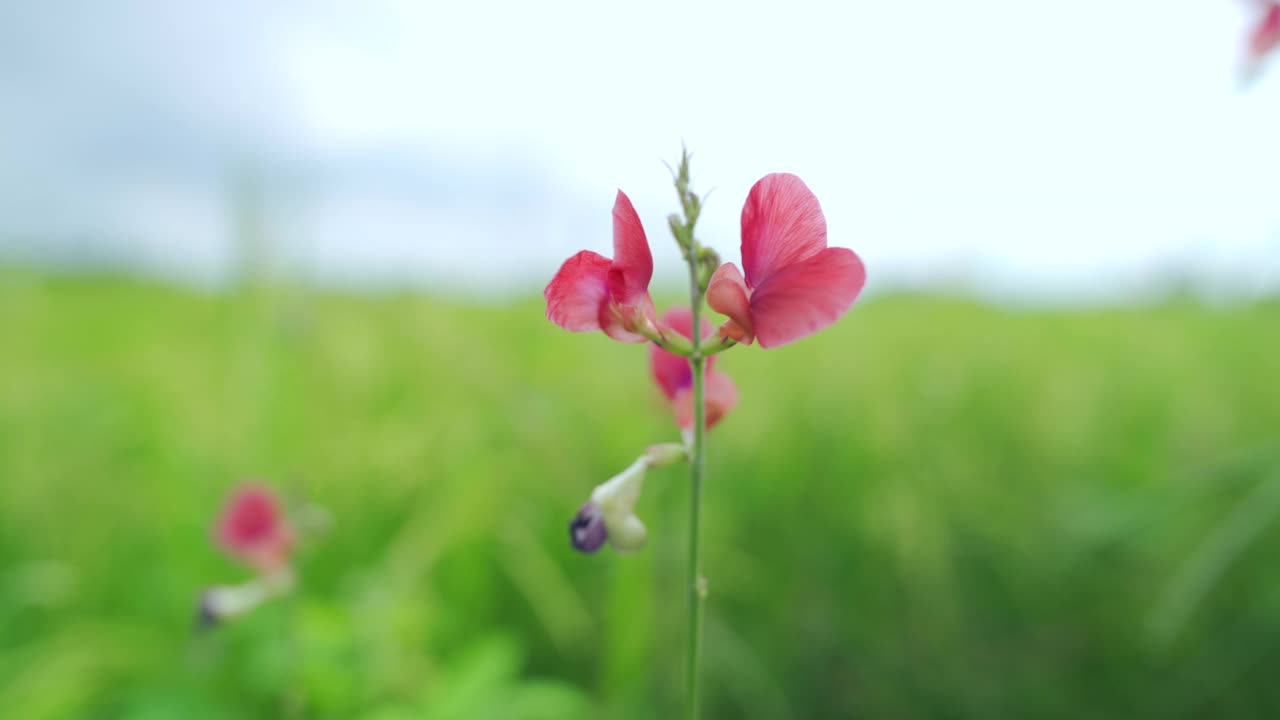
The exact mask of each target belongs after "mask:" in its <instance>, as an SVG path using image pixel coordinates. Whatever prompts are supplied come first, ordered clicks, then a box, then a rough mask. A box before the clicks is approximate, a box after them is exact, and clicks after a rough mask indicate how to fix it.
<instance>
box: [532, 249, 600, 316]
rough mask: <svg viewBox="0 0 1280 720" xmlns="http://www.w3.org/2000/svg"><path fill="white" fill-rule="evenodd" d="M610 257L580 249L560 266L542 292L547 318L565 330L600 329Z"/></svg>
mask: <svg viewBox="0 0 1280 720" xmlns="http://www.w3.org/2000/svg"><path fill="white" fill-rule="evenodd" d="M611 265H612V263H611V262H610V260H609V258H607V257H604V256H603V255H600V254H599V253H593V252H591V251H590V250H583V251H582V252H580V253H578V254H577V255H574V256H573V257H571V258H569V259H568V260H565V261H564V264H563V265H561V266H560V270H559V272H557V273H556V276H555V277H553V278H551V282H550V283H548V284H547V289H546V290H544V291H543V293H542V296H543V297H544V298H546V300H547V319H548V320H550V321H551V322H553V323H555V324H557V325H559V326H560V327H562V328H564V329H565V330H572V331H574V332H587V331H590V330H599V329H600V327H601V323H600V314H601V308H602V306H604V305H606V304H607V303H608V300H609V283H608V277H609V268H610V266H611Z"/></svg>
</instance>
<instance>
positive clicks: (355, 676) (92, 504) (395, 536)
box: [0, 272, 1280, 720]
mask: <svg viewBox="0 0 1280 720" xmlns="http://www.w3.org/2000/svg"><path fill="white" fill-rule="evenodd" d="M0 323H2V326H3V328H4V329H5V332H4V336H3V337H4V339H3V341H0V708H3V710H0V715H3V716H4V717H12V718H23V719H24V720H26V719H40V718H81V717H86V718H140V719H158V718H195V719H200V718H277V717H283V718H376V719H378V720H391V719H394V718H433V719H446V718H465V719H468V720H471V719H481V720H487V719H492V720H544V719H545V720H572V719H574V718H609V719H615V718H616V719H618V720H632V719H636V720H639V719H642V718H643V719H649V718H654V719H656V718H669V717H674V716H676V711H677V708H679V706H680V703H681V700H682V692H683V688H682V678H683V675H682V662H683V649H684V644H683V643H684V635H683V633H684V621H685V614H684V613H685V605H684V602H685V600H684V592H683V587H682V581H683V577H684V571H685V568H684V564H683V563H684V553H685V547H684V543H685V536H684V530H685V524H686V505H685V503H686V492H685V480H686V479H685V475H684V469H683V468H681V467H675V468H668V469H663V470H657V471H654V472H652V473H651V475H650V477H649V479H648V481H647V485H646V494H645V496H644V498H643V499H642V501H641V504H640V515H641V517H642V518H644V520H645V521H646V522H647V523H648V525H649V528H650V532H651V542H650V546H649V548H648V549H647V550H646V551H644V552H643V553H640V554H638V555H634V556H626V557H623V556H618V555H616V554H613V553H612V552H608V551H605V552H601V553H600V554H598V555H594V556H584V555H579V554H576V553H574V552H573V551H572V550H571V549H570V548H569V544H568V534H567V530H566V526H567V522H568V520H569V518H570V517H571V516H572V514H573V513H574V512H575V511H576V509H577V507H578V506H579V505H580V504H581V503H582V502H583V501H584V500H585V498H586V496H587V494H588V492H589V491H590V489H591V487H592V486H593V485H594V484H596V483H598V482H600V481H602V480H604V479H605V478H607V477H609V476H610V475H612V474H613V473H615V472H617V471H618V470H620V469H622V468H623V467H625V466H626V465H627V464H629V463H630V462H631V461H632V460H633V459H634V458H635V457H636V456H637V455H638V454H639V453H640V452H641V451H642V450H643V448H644V447H645V446H646V445H648V444H651V443H655V442H660V441H667V440H673V439H675V438H676V437H677V435H676V432H675V430H674V428H673V426H672V424H671V421H670V417H669V415H668V413H667V410H666V409H665V408H664V407H663V405H662V404H661V403H660V401H659V395H658V393H657V392H656V390H655V389H654V388H653V387H652V385H651V384H650V382H649V380H648V377H647V366H646V354H645V352H644V351H643V349H642V348H640V347H637V346H626V345H622V344H619V343H614V342H610V341H609V340H607V339H606V338H604V337H603V336H601V335H575V334H570V333H567V332H564V331H562V330H560V329H558V328H556V327H554V326H553V325H551V324H550V323H548V322H546V321H545V320H544V319H543V317H542V305H541V302H539V301H534V300H530V301H528V302H522V303H516V304H504V305H498V304H491V305H485V304H480V303H474V302H471V303H454V302H449V301H447V300H445V299H439V298H437V299H430V298H424V297H419V296H414V295H407V294H403V295H401V294H388V295H380V296H353V295H342V294H338V293H331V292H326V293H321V292H317V291H306V290H301V289H296V288H288V287H279V288H269V289H257V290H251V291H245V292H239V293H231V294H221V293H200V292H196V291H189V290H180V289H175V288H171V287H166V286H161V285H155V284H148V283H144V282H140V281H126V280H119V279H109V278H97V279H94V278H78V279H77V278H50V277H47V276H40V275H33V274H30V273H14V272H9V273H6V274H3V275H0ZM720 363H721V364H720V366H719V367H720V368H721V369H723V370H724V371H725V372H726V373H728V374H730V375H731V376H732V377H733V378H734V380H735V381H736V382H737V384H738V387H739V388H740V390H741V395H742V400H741V403H740V405H739V407H738V408H737V410H736V411H735V412H734V413H733V414H731V415H730V416H729V417H728V418H727V419H726V420H725V421H724V422H723V423H722V424H721V425H720V426H718V427H717V428H716V429H715V431H714V432H713V433H712V435H711V444H710V451H709V460H708V472H709V475H710V480H709V484H708V486H707V495H706V503H707V515H706V532H707V535H706V566H707V575H708V578H709V581H710V588H711V597H710V605H709V611H708V623H709V624H708V628H707V639H706V650H705V652H706V655H705V659H706V670H705V676H706V682H707V690H706V694H707V713H706V715H707V717H708V718H768V719H771V720H772V719H784V720H785V719H788V718H796V719H801V718H803V719H808V718H848V717H866V718H1073V719H1075V718H1134V717H1160V718H1184V717H1185V718H1200V717H1214V718H1221V717H1234V718H1273V717H1276V716H1277V715H1280V683H1277V676H1278V675H1280V564H1278V563H1277V558H1278V557H1280V305H1277V304H1274V303H1273V304H1259V305H1253V306H1248V307H1243V306H1241V307H1217V308H1211V307H1205V306H1202V305H1197V304H1195V303H1193V302H1191V301H1186V300H1181V301H1169V302H1168V303H1165V304H1161V305H1159V306H1153V307H1146V308H1141V309H1124V310H1117V309H1093V310H1079V311H1033V310H1025V311H1011V310H1002V309H994V308H991V307H987V306H984V305H982V304H978V303H975V302H971V301H966V300H962V299H949V298H941V297H908V296H895V297H885V298H874V299H871V300H868V301H866V302H863V303H860V304H859V305H857V306H855V308H854V310H853V311H852V312H851V313H850V314H849V315H848V316H847V317H846V318H845V319H844V320H842V321H841V322H840V323H839V324H837V325H836V326H835V327H833V328H832V329H830V330H828V331H827V332H825V333H823V334H820V335H817V336H814V337H811V338H808V339H806V340H803V341H801V342H798V343H795V344H793V345H789V346H786V347H784V348H780V349H775V350H769V351H762V350H760V349H759V348H757V347H751V348H739V349H735V350H733V351H731V352H729V353H727V354H726V355H725V356H724V357H723V358H722V360H721V361H720ZM242 478H260V479H264V480H267V481H269V482H271V483H273V484H275V485H276V486H277V487H279V488H281V489H282V491H284V492H285V493H286V494H287V495H288V496H289V497H290V498H292V501H293V502H294V503H296V504H297V505H298V506H299V507H302V506H308V505H316V506H320V507H323V508H325V509H327V511H328V513H329V514H330V516H331V522H330V524H329V527H328V529H327V531H325V532H323V533H320V534H318V535H317V536H315V537H314V538H313V539H311V541H309V542H308V543H307V544H306V546H305V547H304V548H303V551H302V553H301V556H300V561H299V572H300V576H301V579H302V586H301V588H300V590H299V592H297V593H295V594H294V595H292V596H291V597H289V598H287V599H284V600H281V601H277V602H274V603H273V604H270V605H268V606H265V607H263V608H261V609H259V610H258V611H255V612H254V613H252V614H250V615H248V616H246V617H245V618H243V619H241V620H239V621H237V622H235V623H233V624H230V625H228V626H226V627H223V628H220V629H218V630H216V631H213V632H210V633H205V634H199V633H195V632H193V628H192V616H193V612H194V603H195V599H196V597H197V594H198V593H199V591H200V590H201V588H202V587H204V586H206V585H210V584H214V583H226V582H237V581H240V580H242V579H245V578H246V577H247V572H246V571H245V570H243V569H242V568H240V567H238V566H237V565H235V564H234V563H232V562H231V561H229V560H228V559H226V558H225V557H223V556H222V555H221V554H220V553H219V552H218V551H217V550H216V549H215V548H214V547H213V546H212V544H211V543H210V539H209V537H210V526H211V524H212V522H213V519H214V517H215V515H216V513H217V512H218V510H219V508H220V505H221V503H222V499H223V497H224V496H225V493H226V492H227V490H228V488H230V487H231V486H232V485H234V484H235V483H236V482H237V481H238V480H240V479H242Z"/></svg>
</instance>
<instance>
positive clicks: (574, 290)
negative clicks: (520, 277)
mask: <svg viewBox="0 0 1280 720" xmlns="http://www.w3.org/2000/svg"><path fill="white" fill-rule="evenodd" d="M676 189H677V193H678V194H679V196H680V201H681V206H682V208H683V210H684V218H683V219H682V218H681V217H680V216H679V215H672V216H671V217H670V218H669V221H670V225H671V229H672V233H673V234H674V235H675V238H676V242H677V244H678V245H679V246H680V248H681V250H682V252H683V253H684V256H685V259H686V261H687V262H688V263H689V267H690V276H691V285H692V287H691V300H692V302H693V307H692V308H686V307H677V308H673V309H670V310H668V311H667V312H665V313H664V314H663V315H662V316H661V318H658V317H657V315H656V311H655V309H654V304H653V299H652V297H651V296H650V294H649V281H650V279H651V278H652V276H653V256H652V254H651V252H650V250H649V241H648V238H647V236H646V235H645V231H644V226H643V225H642V224H641V222H640V217H639V216H638V215H637V214H636V210H635V207H634V206H633V205H632V204H631V200H630V198H628V197H627V195H626V194H625V193H623V192H622V191H621V190H619V191H618V194H617V196H616V198H615V200H614V205H613V257H612V258H606V257H604V256H603V255H600V254H598V253H595V252H592V251H590V250H583V251H581V252H579V253H577V254H576V255H574V256H572V257H570V258H569V259H568V260H566V261H565V262H564V264H563V265H562V266H561V267H560V270H559V271H558V272H557V273H556V274H555V277H553V278H552V280H551V282H550V283H549V284H548V285H547V288H546V291H545V292H544V297H545V298H546V301H547V318H548V319H550V320H551V321H552V322H553V323H555V324H557V325H559V326H561V327H563V328H565V329H566V330H572V331H575V332H592V331H601V332H603V333H604V334H605V335H607V336H609V337H610V338H613V339H614V340H619V341H622V342H646V341H647V342H650V343H652V346H651V348H650V351H649V364H650V371H651V374H652V377H653V380H654V382H655V384H656V385H657V386H658V389H659V390H660V391H661V393H662V395H663V396H664V397H665V398H666V400H667V402H668V403H669V404H670V406H671V410H672V413H673V415H674V417H675V422H676V426H677V427H678V428H679V430H680V432H681V435H682V439H683V441H684V443H683V445H675V444H668V445H660V446H653V447H651V448H650V449H649V450H648V451H646V453H645V454H644V455H642V456H641V457H640V458H639V459H638V460H636V461H635V462H634V463H633V464H632V465H631V466H630V467H628V468H627V469H626V470H624V471H623V472H621V473H619V474H618V475H617V476H615V477H613V478H611V479H610V480H608V481H606V482H604V483H602V484H600V485H599V486H597V487H596V488H595V489H594V490H593V491H592V493H591V498H590V500H588V502H587V503H586V504H584V505H583V506H582V508H581V509H580V510H579V512H578V514H577V515H576V516H575V517H574V519H573V521H572V522H571V523H570V527H569V531H570V539H571V542H572V544H573V547H575V548H577V549H579V550H582V551H584V552H594V551H596V550H598V549H599V548H600V547H602V546H603V545H604V544H605V543H606V542H607V543H608V544H610V545H611V546H613V547H614V548H615V549H617V550H619V551H622V552H628V551H634V550H637V549H639V548H640V547H641V546H643V544H644V541H645V535H646V533H645V528H644V524H643V523H642V522H640V520H639V518H637V517H636V516H635V513H634V507H635V503H636V501H637V499H638V498H639V496H640V489H641V485H642V483H643V480H644V475H645V471H646V470H647V469H648V468H651V467H656V466H659V465H665V464H671V463H673V462H679V461H681V460H692V459H693V458H694V457H695V456H696V453H695V452H694V448H693V444H694V439H695V436H698V435H699V433H698V432H697V431H698V428H696V425H697V420H696V418H697V417H698V416H699V414H701V415H702V416H703V417H704V418H705V421H704V428H705V429H710V428H711V427H712V426H714V425H716V424H717V423H719V422H720V421H721V420H722V419H724V417H725V416H726V415H727V414H728V413H729V412H730V411H732V410H733V409H734V407H735V406H736V405H737V403H738V389H737V387H736V386H735V385H734V383H733V381H732V380H730V379H729V377H728V376H727V375H725V374H724V373H723V372H720V371H719V370H718V369H716V368H715V367H714V363H715V361H716V357H715V354H716V353H720V352H723V351H724V350H727V349H729V348H731V347H733V346H734V345H738V344H744V345H749V344H751V343H753V342H755V341H759V344H760V346H761V347H764V348H772V347H778V346H780V345H785V344H787V343H789V342H792V341H794V340H798V339H800V338H802V337H805V336H807V335H810V334H812V333H815V332H817V331H819V330H821V329H823V328H825V327H827V326H828V325H830V324H832V323H833V322H835V321H836V320H838V319H839V318H840V317H841V316H842V315H844V313H845V312H846V311H847V310H848V309H849V307H850V306H851V305H852V304H853V302H854V300H855V299H856V298H857V297H858V294H859V293H860V292H861V290H862V287H863V284H864V282H865V280H866V273H865V270H864V268H863V265H862V261H861V260H860V259H859V258H858V256H857V255H856V254H854V252H853V251H852V250H848V249H846V248H836V247H828V246H827V225H826V219H825V216H824V215H823V212H822V208H821V206H820V205H819V204H818V199H817V198H816V197H815V196H814V194H813V193H812V192H811V191H810V190H809V188H808V187H807V186H806V185H805V184H804V182H802V181H801V180H800V178H798V177H796V176H795V175H790V174H785V173H775V174H771V175H766V176H765V177H764V178H762V179H761V180H760V181H759V182H757V183H756V184H755V185H754V186H753V187H752V188H751V191H750V192H749V193H748V194H747V199H746V203H745V205H744V206H743V208H742V244H741V254H742V269H741V270H739V269H738V266H737V265H735V264H733V263H724V264H720V262H719V257H718V256H717V255H716V254H715V253H714V252H713V251H710V250H709V249H705V248H701V247H699V246H698V244H697V241H696V240H695V239H694V237H693V227H694V224H695V223H696V221H697V219H698V215H699V214H700V212H701V209H702V205H701V200H700V199H699V198H698V196H697V195H695V194H693V192H692V191H691V190H689V177H688V156H687V155H685V157H684V158H683V160H682V162H681V165H680V169H679V171H678V173H677V174H676ZM704 298H705V301H706V303H707V304H708V305H709V306H710V307H711V309H713V310H715V311H716V312H719V313H720V314H722V315H724V316H726V319H725V320H724V321H723V324H721V325H720V326H719V328H714V325H713V324H712V323H709V322H707V321H706V320H704V319H701V318H700V314H701V313H700V312H699V309H700V305H701V303H702V301H703V300H704ZM695 326H696V327H695ZM699 373H704V374H703V375H702V376H701V377H699V376H698V374H699ZM699 402H702V403H703V405H702V406H701V407H699V406H698V403H699ZM673 447H674V448H676V449H678V450H679V452H674V451H673V450H672V449H671V448H673ZM655 448H660V450H655Z"/></svg>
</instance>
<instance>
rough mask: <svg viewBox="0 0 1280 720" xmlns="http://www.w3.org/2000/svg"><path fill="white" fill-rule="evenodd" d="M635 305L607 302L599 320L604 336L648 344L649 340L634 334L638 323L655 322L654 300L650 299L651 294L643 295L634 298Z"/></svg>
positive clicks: (601, 307)
mask: <svg viewBox="0 0 1280 720" xmlns="http://www.w3.org/2000/svg"><path fill="white" fill-rule="evenodd" d="M634 300H635V304H634V305H621V304H619V303H617V302H614V301H606V302H605V303H604V304H602V305H601V306H600V315H599V317H598V318H597V319H598V321H599V323H600V329H601V330H604V334H605V335H608V336H609V337H611V338H613V339H614V340H617V341H619V342H627V343H638V342H646V341H648V339H649V338H646V337H645V336H643V335H640V334H638V333H635V332H632V330H633V329H634V328H635V327H636V323H638V322H640V321H642V320H648V321H649V322H650V323H652V322H653V315H654V310H653V298H651V297H649V293H647V292H645V293H641V294H640V295H639V296H638V297H636V298H634Z"/></svg>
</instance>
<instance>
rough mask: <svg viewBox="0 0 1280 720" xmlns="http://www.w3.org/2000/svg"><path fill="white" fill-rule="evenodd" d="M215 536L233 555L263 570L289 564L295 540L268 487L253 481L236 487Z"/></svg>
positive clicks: (272, 569) (267, 570) (219, 543)
mask: <svg viewBox="0 0 1280 720" xmlns="http://www.w3.org/2000/svg"><path fill="white" fill-rule="evenodd" d="M214 537H215V539H216V541H217V543H218V545H220V546H221V547H222V549H223V550H225V551H226V552H227V553H228V554H230V555H231V556H232V557H235V558H237V559H239V560H242V561H243V562H245V563H247V564H249V565H251V566H253V567H254V568H256V569H257V570H259V571H260V572H263V573H271V572H274V571H276V570H278V569H280V568H282V567H284V566H287V565H288V564H289V555H290V552H291V551H292V550H293V541H294V533H293V529H292V528H291V527H290V526H289V524H288V523H287V522H286V520H285V519H284V513H283V511H282V510H281V507H280V501H279V500H278V499H277V498H276V496H275V494H274V493H273V492H272V491H271V490H270V489H269V488H267V487H265V486H263V485H256V484H248V485H242V486H240V487H239V488H237V489H236V491H235V493H234V494H233V495H232V496H231V499H230V500H228V502H227V505H226V507H225V508H223V511H222V516H221V517H220V518H219V519H218V524H217V527H216V528H215V530H214Z"/></svg>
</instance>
